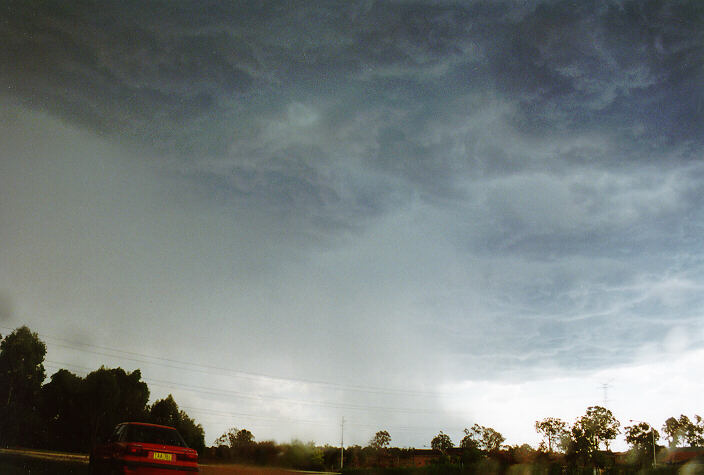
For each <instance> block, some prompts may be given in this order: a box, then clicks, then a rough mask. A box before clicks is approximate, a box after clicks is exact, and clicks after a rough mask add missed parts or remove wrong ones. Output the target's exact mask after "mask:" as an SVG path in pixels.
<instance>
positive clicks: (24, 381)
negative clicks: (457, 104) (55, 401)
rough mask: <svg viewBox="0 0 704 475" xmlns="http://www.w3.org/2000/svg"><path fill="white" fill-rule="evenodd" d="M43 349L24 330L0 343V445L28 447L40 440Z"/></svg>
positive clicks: (37, 341) (33, 337)
mask: <svg viewBox="0 0 704 475" xmlns="http://www.w3.org/2000/svg"><path fill="white" fill-rule="evenodd" d="M45 354H46V345H45V344H44V342H43V341H41V340H40V339H39V335H37V334H36V333H32V331H31V330H30V329H29V328H27V327H26V326H23V327H20V328H17V329H16V330H14V331H13V332H12V333H10V334H9V335H7V336H6V337H5V338H4V339H3V340H2V342H0V443H1V444H3V445H15V444H19V445H28V444H32V442H33V441H35V440H37V439H39V438H41V437H42V434H41V431H42V427H41V426H42V423H41V416H40V410H39V401H40V396H39V394H40V390H41V387H42V383H43V382H44V378H45V372H44V364H43V363H44V355H45Z"/></svg>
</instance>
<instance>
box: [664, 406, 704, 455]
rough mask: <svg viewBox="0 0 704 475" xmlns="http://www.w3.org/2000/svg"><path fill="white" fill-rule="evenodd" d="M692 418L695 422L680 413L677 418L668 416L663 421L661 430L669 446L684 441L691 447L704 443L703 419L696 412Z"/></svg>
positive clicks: (674, 445) (675, 445)
mask: <svg viewBox="0 0 704 475" xmlns="http://www.w3.org/2000/svg"><path fill="white" fill-rule="evenodd" d="M694 418H695V420H696V423H694V422H692V421H691V420H690V419H689V417H687V416H685V415H684V414H680V417H679V419H675V418H674V417H670V418H668V419H667V420H666V421H665V425H663V426H662V431H663V432H664V433H665V434H666V436H667V439H668V441H669V444H670V447H677V446H678V445H680V443H682V442H685V441H686V442H687V444H688V445H690V446H692V447H700V446H702V445H704V420H702V418H701V417H700V416H698V415H696V414H695V416H694Z"/></svg>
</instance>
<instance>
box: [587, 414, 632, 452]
mask: <svg viewBox="0 0 704 475" xmlns="http://www.w3.org/2000/svg"><path fill="white" fill-rule="evenodd" d="M577 424H579V425H580V426H581V428H582V429H583V431H584V432H585V433H586V434H588V435H589V436H591V437H592V438H593V439H594V445H595V449H597V450H598V448H599V445H600V444H601V443H602V442H603V443H604V445H605V446H606V450H609V441H611V440H613V439H615V438H616V436H617V435H618V434H619V433H620V432H621V431H620V430H619V427H621V423H620V422H619V421H618V420H616V418H615V417H614V415H613V414H612V413H611V411H610V410H608V409H606V408H605V407H601V406H591V407H588V408H587V413H586V414H585V415H584V416H582V417H581V418H580V419H578V420H577Z"/></svg>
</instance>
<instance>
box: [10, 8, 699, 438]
mask: <svg viewBox="0 0 704 475" xmlns="http://www.w3.org/2000/svg"><path fill="white" fill-rule="evenodd" d="M703 21H704V10H702V7H701V5H700V4H699V2H696V1H689V2H687V1H681V2H675V1H673V2H636V1H619V2H616V1H614V2H606V3H604V2H580V3H579V5H574V4H569V3H567V2H542V3H540V4H536V5H529V6H526V5H524V4H523V2H512V1H504V2H490V3H489V2H474V3H472V4H471V5H466V4H464V2H459V3H455V2H374V1H369V2H339V3H336V4H326V5H325V6H319V5H316V6H315V7H314V6H313V5H312V4H306V3H301V4H286V5H284V4H282V3H278V2H274V3H258V4H256V5H252V3H251V2H197V3H195V2H175V3H174V2H172V3H169V4H168V6H167V5H166V4H161V3H157V2H127V3H125V2H120V3H119V4H118V3H115V4H107V5H106V4H96V3H94V2H91V1H82V2H77V3H72V4H70V5H67V4H66V5H65V4H63V3H59V2H26V1H12V2H10V3H9V5H8V6H7V8H4V9H3V11H2V12H0V42H2V43H3V45H5V46H4V47H3V48H2V51H0V86H2V92H1V93H0V100H1V101H2V104H3V106H4V107H3V112H2V115H1V116H0V139H1V140H2V142H3V143H4V144H7V145H6V146H4V147H3V151H2V152H1V153H2V165H0V171H1V172H2V173H1V176H0V184H2V191H0V210H1V211H2V219H1V224H2V226H1V227H0V238H2V242H3V243H4V244H3V248H4V249H3V250H2V251H0V256H1V257H2V261H1V262H2V264H3V265H2V268H3V269H4V270H3V271H2V272H1V273H0V278H1V280H0V318H2V321H3V322H18V323H19V322H24V321H34V322H35V323H36V324H37V325H41V326H42V328H41V329H40V330H44V331H47V332H49V333H51V332H52V331H54V332H55V334H61V335H64V336H65V335H69V336H70V335H81V338H85V339H87V340H89V341H95V342H96V343H98V344H106V343H107V342H109V341H111V340H113V339H114V340H115V341H116V342H119V343H121V344H125V345H128V346H129V345H141V347H143V348H146V349H145V350H144V351H146V352H147V353H149V351H147V349H148V350H150V351H151V352H152V353H154V354H164V355H170V356H174V355H173V354H172V353H170V351H171V350H170V349H171V348H172V347H173V343H174V342H179V343H180V344H190V343H191V342H192V341H196V342H199V343H197V344H194V346H195V348H196V353H195V354H194V355H193V358H195V359H196V360H197V361H198V362H201V363H206V362H208V361H212V360H213V359H221V360H222V361H224V364H233V365H235V366H238V367H239V368H241V369H249V370H252V371H255V372H261V373H265V374H273V375H281V376H290V377H292V378H294V379H295V378H300V379H306V378H307V377H309V376H310V374H311V373H313V374H315V375H316V376H318V377H319V378H316V379H322V380H327V381H335V382H338V383H344V384H362V383H364V384H369V385H373V386H382V387H388V386H391V387H410V388H412V389H413V390H418V391H422V390H425V389H427V388H428V387H432V386H433V385H434V384H440V383H443V384H450V385H453V384H454V385H456V386H457V387H462V385H463V384H465V383H466V382H467V381H472V380H482V381H493V382H496V384H507V382H512V383H516V384H518V383H519V382H528V381H535V380H540V379H541V378H553V377H557V376H555V375H562V374H574V373H575V372H576V373H577V374H591V373H590V372H592V373H593V372H595V371H606V370H607V369H608V368H610V367H612V366H613V365H615V364H618V365H627V364H636V363H637V362H639V361H641V360H642V358H643V357H644V352H645V350H644V348H650V349H653V348H655V349H656V350H653V351H666V350H667V349H668V348H670V349H672V348H675V347H676V352H680V353H683V354H684V353H687V352H688V351H690V350H691V349H693V348H696V347H698V346H699V345H700V344H701V342H702V338H703V337H704V333H702V332H701V324H702V311H703V310H704V298H703V297H702V295H703V294H702V292H701V290H702V287H703V286H704V267H703V263H704V256H703V255H702V252H701V249H700V248H701V246H700V236H701V235H702V227H703V226H702V223H704V215H703V213H704V211H702V210H704V202H703V200H704V198H702V197H704V189H702V188H703V186H704V185H702V183H704V180H702V178H704V165H703V164H702V161H701V158H702V156H701V150H702V145H704V143H702V142H703V139H704V88H702V86H701V84H704V67H703V66H702V64H704V63H703V62H702V58H703V57H704V28H702V22H703ZM96 315H97V317H96ZM194 315H197V321H198V323H197V324H194V323H193V322H194V318H195V317H194ZM51 318H54V319H56V320H54V321H53V322H52V323H47V321H48V320H50V319H51ZM39 322H43V323H39ZM135 322H140V324H139V325H140V327H141V328H142V330H144V328H147V329H148V330H149V331H151V332H152V334H162V335H163V338H149V337H147V336H145V333H144V331H141V332H140V331H138V330H136V329H135V328H134V324H135ZM144 322H146V323H144ZM13 324H14V323H13ZM194 327H196V328H194ZM673 328H678V329H680V330H678V331H680V332H681V333H683V334H686V335H688V336H687V338H684V339H682V338H677V335H674V336H673V333H672V329H673ZM673 342H674V343H673ZM673 345H674V346H673ZM132 348H133V349H136V348H134V347H132ZM667 351H669V350H667ZM66 357H67V358H68V357H69V355H66ZM79 359H80V358H79ZM79 359H76V360H74V364H79V363H81V361H79ZM84 363H85V364H86V365H90V364H92V360H90V358H87V359H85V361H84ZM223 384H224V383H223ZM526 384H528V383H526ZM407 385H408V386H407ZM470 385H471V384H470ZM453 387H454V386H453ZM343 393H344V391H343ZM407 396H408V395H407ZM300 397H301V398H305V397H307V396H305V395H300ZM335 397H341V398H342V399H345V400H347V399H346V398H348V397H349V398H350V399H349V400H350V401H352V402H354V401H357V402H359V400H358V399H355V397H357V396H349V395H344V394H343V395H339V394H338V395H337V396H335ZM409 403H412V401H410V402H409ZM426 403H427V401H426ZM426 403H423V404H426ZM194 404H195V402H194ZM369 404H370V405H374V404H372V403H371V402H369ZM389 404H391V403H389ZM399 404H400V405H403V404H401V403H399ZM377 406H378V404H377ZM252 410H254V409H252ZM382 412H383V411H382ZM370 414H373V415H376V416H378V415H379V411H370ZM468 417H473V416H471V415H470V416H468ZM369 418H370V420H372V421H373V420H374V417H372V416H369ZM450 419H452V418H450ZM410 440H411V439H409V443H410Z"/></svg>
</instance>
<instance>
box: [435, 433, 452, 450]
mask: <svg viewBox="0 0 704 475" xmlns="http://www.w3.org/2000/svg"><path fill="white" fill-rule="evenodd" d="M430 447H431V448H432V449H433V450H437V451H439V452H440V453H442V454H445V453H446V452H447V451H448V450H449V449H451V448H452V447H453V444H452V439H450V436H449V435H447V434H445V433H444V432H443V431H440V433H439V434H438V435H436V436H435V437H433V440H431V441H430Z"/></svg>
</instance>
